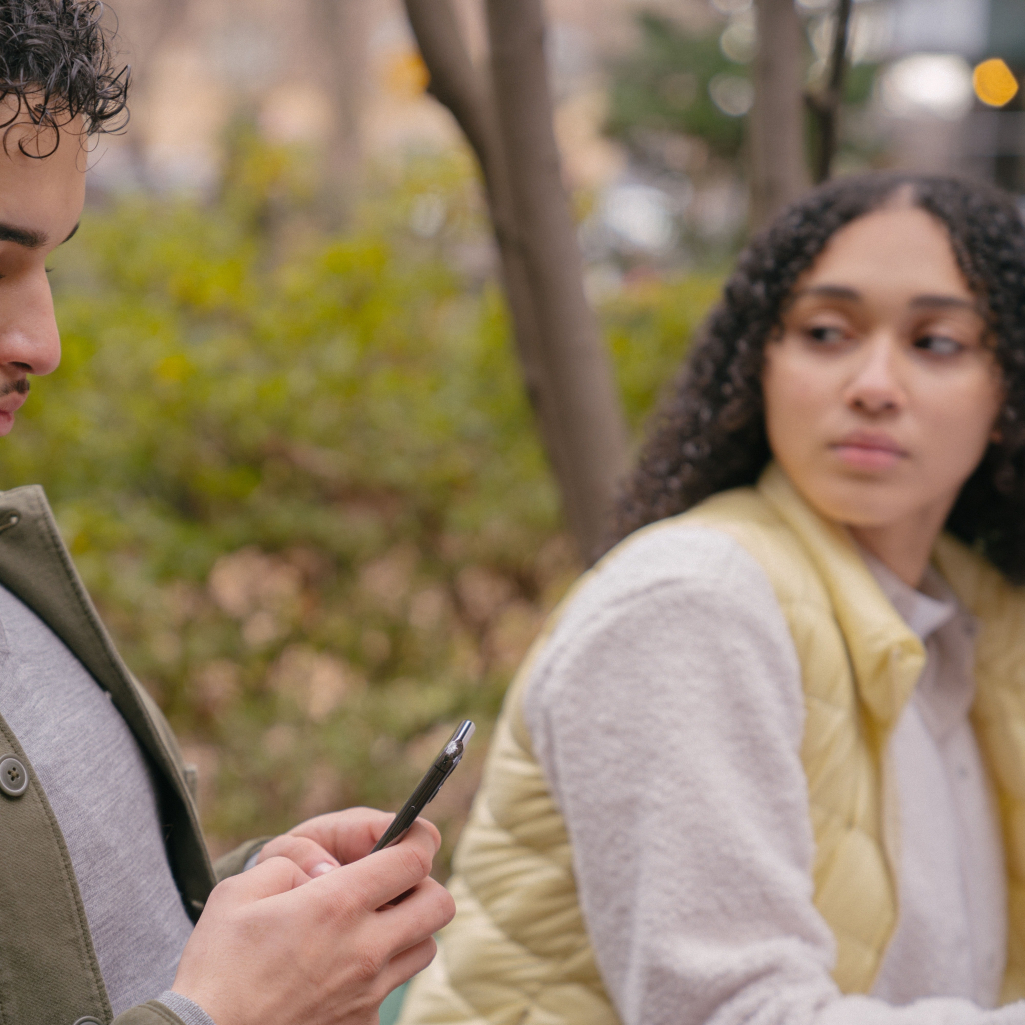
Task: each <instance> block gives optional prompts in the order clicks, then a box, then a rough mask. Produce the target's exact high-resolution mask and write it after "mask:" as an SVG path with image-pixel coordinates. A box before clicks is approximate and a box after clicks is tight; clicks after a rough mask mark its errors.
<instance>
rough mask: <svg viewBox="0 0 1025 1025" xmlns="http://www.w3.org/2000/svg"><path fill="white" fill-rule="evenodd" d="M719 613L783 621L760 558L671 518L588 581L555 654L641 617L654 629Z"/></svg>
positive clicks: (566, 610)
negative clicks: (611, 626)
mask: <svg viewBox="0 0 1025 1025" xmlns="http://www.w3.org/2000/svg"><path fill="white" fill-rule="evenodd" d="M695 610H700V611H701V613H702V615H703V616H707V615H709V614H710V613H713V614H714V615H715V616H718V617H721V619H722V622H723V623H724V624H733V625H734V626H739V625H740V624H741V623H743V622H759V623H772V624H773V625H777V624H780V625H781V624H782V616H781V612H780V607H779V603H778V601H777V599H776V594H775V591H774V589H773V586H772V584H771V582H770V580H769V578H768V576H767V574H766V572H765V570H764V568H763V567H762V566H761V565H760V564H759V562H758V560H757V559H756V558H755V557H754V556H753V555H752V554H751V553H750V552H749V551H748V550H747V549H746V548H745V547H744V545H743V544H741V543H740V542H739V541H738V540H737V539H736V538H735V537H734V536H732V535H731V534H730V533H729V532H727V531H724V530H721V529H717V528H716V527H712V526H707V525H704V524H700V523H694V522H690V521H688V520H687V519H686V518H678V519H675V520H667V521H663V522H662V523H659V524H656V525H655V526H654V527H649V528H646V529H643V530H640V531H638V532H637V533H636V534H634V535H631V536H630V537H628V538H626V539H625V540H624V541H622V542H621V543H620V544H619V545H617V546H616V548H614V549H613V550H612V551H611V552H609V554H608V555H606V556H605V558H604V559H602V560H601V562H599V563H598V565H597V566H595V568H594V569H592V570H591V571H590V572H589V573H587V574H586V575H585V576H584V578H582V580H581V581H580V583H579V585H578V587H577V589H576V590H575V592H574V593H573V594H572V595H571V596H570V598H569V599H567V601H566V602H565V604H564V607H563V609H562V610H561V611H560V614H559V618H558V623H557V624H556V625H555V628H554V630H553V631H552V634H551V640H550V643H549V645H548V646H547V647H548V648H549V652H550V654H554V653H555V652H556V651H558V650H559V649H560V648H563V647H564V646H565V645H567V644H574V643H577V642H579V641H580V640H581V639H582V638H586V636H587V635H589V634H592V633H594V632H600V631H602V630H603V629H607V627H608V625H609V623H610V622H611V621H614V620H617V619H621V618H623V617H624V616H631V617H633V616H636V615H640V616H641V617H642V619H643V618H645V617H647V618H649V619H650V622H651V623H652V624H653V629H655V626H654V624H656V623H663V622H665V621H667V620H669V621H672V620H679V619H680V617H684V618H685V619H689V618H690V616H689V615H688V613H689V612H692V611H695Z"/></svg>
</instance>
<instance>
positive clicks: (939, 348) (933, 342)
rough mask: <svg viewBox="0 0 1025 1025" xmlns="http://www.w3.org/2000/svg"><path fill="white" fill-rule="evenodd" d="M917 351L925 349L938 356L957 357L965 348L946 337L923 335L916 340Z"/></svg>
mask: <svg viewBox="0 0 1025 1025" xmlns="http://www.w3.org/2000/svg"><path fill="white" fill-rule="evenodd" d="M915 348H916V349H925V350H926V351H927V352H931V353H934V354H935V355H937V356H956V355H957V354H958V353H959V352H960V351H961V350H962V349H963V348H964V346H963V345H962V344H961V343H960V342H959V341H957V340H956V339H954V338H948V337H947V336H946V335H923V336H922V337H921V338H917V339H915Z"/></svg>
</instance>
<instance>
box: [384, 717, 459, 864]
mask: <svg viewBox="0 0 1025 1025" xmlns="http://www.w3.org/2000/svg"><path fill="white" fill-rule="evenodd" d="M475 729H476V727H475V726H474V725H473V723H472V722H471V721H470V720H469V719H464V720H463V721H462V722H461V723H460V724H459V726H458V727H457V728H456V731H455V733H453V734H452V736H451V737H450V738H449V740H448V743H447V744H446V745H445V746H444V747H443V748H442V749H441V753H440V754H439V755H438V757H437V758H435V759H434V762H433V763H432V765H431V767H430V768H429V769H428V770H427V771H426V772H425V773H424V777H423V779H422V780H420V782H419V783H417V785H416V789H415V790H414V791H413V794H412V796H411V797H410V798H409V800H408V801H406V803H405V804H404V805H403V806H402V810H401V811H400V812H399V813H398V815H396V816H395V818H394V819H393V820H392V824H391V825H390V826H389V827H388V828H387V829H386V830H385V833H384V836H382V837H381V839H380V840H378V841H377V846H376V847H375V848H374V850H373V851H371V852H370V853H371V854H373V853H374V851H383V850H384V849H385V847H390V846H391V845H392V844H393V843H397V842H398V841H399V840H401V839H402V838H403V837H404V836H405V835H406V830H407V829H409V827H410V826H411V825H412V824H413V823H414V822H415V821H416V817H417V815H419V814H420V812H422V811H423V810H424V808H426V807H427V805H429V804H430V803H431V801H433V800H434V798H435V797H437V796H438V791H439V790H440V789H441V785H442V783H444V782H445V780H447V779H448V778H449V776H451V775H452V770H453V769H454V768H455V767H456V766H457V765H458V764H459V762H460V761H461V760H462V757H463V751H465V750H466V745H467V743H468V742H469V740H470V737H472V736H473V731H474V730H475Z"/></svg>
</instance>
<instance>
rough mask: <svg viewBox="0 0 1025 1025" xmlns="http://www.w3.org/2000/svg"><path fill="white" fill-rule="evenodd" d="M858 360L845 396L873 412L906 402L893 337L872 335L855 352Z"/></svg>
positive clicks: (886, 409) (890, 408) (854, 406)
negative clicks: (872, 336)
mask: <svg viewBox="0 0 1025 1025" xmlns="http://www.w3.org/2000/svg"><path fill="white" fill-rule="evenodd" d="M856 356H857V362H856V363H855V365H854V370H853V374H852V376H851V379H850V381H849V383H848V385H847V388H846V394H845V396H844V398H845V399H846V401H847V404H848V405H850V406H852V407H853V408H855V409H859V410H861V411H862V412H865V413H870V414H873V415H874V414H878V413H884V412H887V411H889V410H896V409H899V408H900V407H901V406H903V404H904V401H905V395H904V390H903V388H902V386H901V384H900V381H899V379H898V378H899V375H898V368H897V362H898V359H899V353H898V351H897V346H896V344H895V343H894V341H893V340H892V339H891V338H888V337H886V336H882V337H877V338H873V339H869V340H868V341H867V342H866V344H865V345H864V346H862V347H861V349H860V351H859V352H857V353H856Z"/></svg>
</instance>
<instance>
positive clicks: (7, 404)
mask: <svg viewBox="0 0 1025 1025" xmlns="http://www.w3.org/2000/svg"><path fill="white" fill-rule="evenodd" d="M27 398H28V392H27V391H25V392H21V391H10V392H8V393H7V394H6V395H0V413H7V414H8V415H9V416H13V415H14V414H15V413H17V411H18V410H19V409H21V407H22V406H24V405H25V400H26V399H27Z"/></svg>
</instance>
